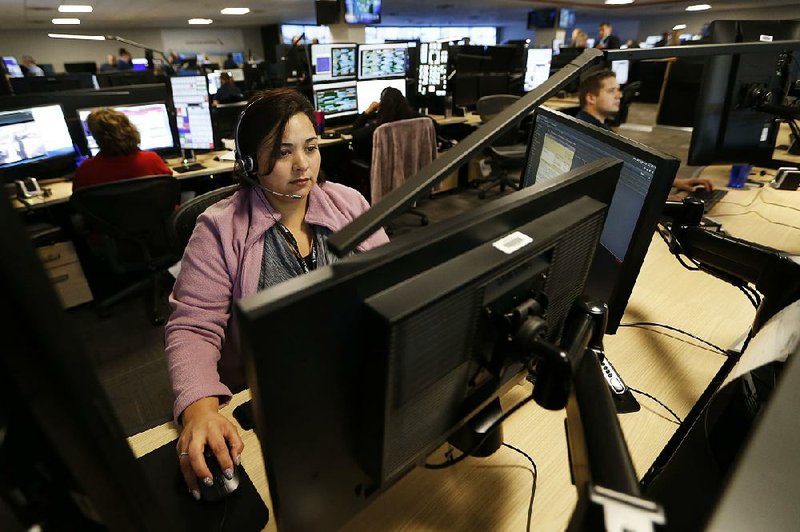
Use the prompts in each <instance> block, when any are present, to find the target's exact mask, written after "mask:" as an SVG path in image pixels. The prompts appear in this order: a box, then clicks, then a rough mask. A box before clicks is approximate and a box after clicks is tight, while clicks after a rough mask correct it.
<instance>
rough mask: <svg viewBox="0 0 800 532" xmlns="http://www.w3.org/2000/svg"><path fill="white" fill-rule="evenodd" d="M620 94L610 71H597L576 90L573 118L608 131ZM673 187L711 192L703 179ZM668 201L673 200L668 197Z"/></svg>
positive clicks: (677, 183)
mask: <svg viewBox="0 0 800 532" xmlns="http://www.w3.org/2000/svg"><path fill="white" fill-rule="evenodd" d="M621 97H622V92H621V91H620V90H619V83H617V76H616V74H614V72H612V71H611V70H599V71H597V72H594V73H592V74H590V75H589V76H587V77H586V78H584V79H583V80H582V81H581V85H580V88H579V89H578V99H579V100H580V104H581V110H580V111H578V114H577V115H575V117H576V118H577V119H578V120H583V121H584V122H587V123H589V124H592V125H593V126H597V127H600V128H603V129H606V130H608V131H611V128H610V127H609V126H608V124H606V122H605V121H606V119H608V118H611V117H612V116H614V115H615V114H616V113H618V112H619V102H620V99H621ZM672 184H673V186H674V187H675V188H677V189H678V190H685V191H689V192H691V191H693V190H696V189H699V188H704V189H706V190H711V189H712V188H713V187H712V185H711V181H710V180H708V179H703V178H696V177H691V178H685V179H676V180H675V181H674V182H673V183H672ZM670 199H674V198H672V197H670Z"/></svg>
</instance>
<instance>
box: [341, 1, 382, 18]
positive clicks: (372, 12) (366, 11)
mask: <svg viewBox="0 0 800 532" xmlns="http://www.w3.org/2000/svg"><path fill="white" fill-rule="evenodd" d="M344 21H345V22H346V23H347V24H379V23H380V21H381V0H344Z"/></svg>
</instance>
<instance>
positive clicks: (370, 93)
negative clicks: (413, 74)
mask: <svg viewBox="0 0 800 532" xmlns="http://www.w3.org/2000/svg"><path fill="white" fill-rule="evenodd" d="M386 87H394V88H395V89H397V90H399V91H400V92H402V93H403V96H405V95H406V80H405V78H395V79H370V80H366V81H359V82H358V83H357V84H356V94H357V96H358V112H359V113H363V112H364V111H366V110H367V107H369V104H371V103H372V102H380V101H381V93H382V92H383V89H385V88H386Z"/></svg>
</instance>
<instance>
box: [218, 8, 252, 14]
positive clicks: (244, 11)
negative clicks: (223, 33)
mask: <svg viewBox="0 0 800 532" xmlns="http://www.w3.org/2000/svg"><path fill="white" fill-rule="evenodd" d="M249 12H250V8H249V7H226V8H225V9H223V10H222V11H220V13H222V14H223V15H246V14H248V13H249Z"/></svg>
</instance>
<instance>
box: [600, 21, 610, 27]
mask: <svg viewBox="0 0 800 532" xmlns="http://www.w3.org/2000/svg"><path fill="white" fill-rule="evenodd" d="M602 26H608V27H609V28H610V27H611V23H610V22H601V23H600V26H599V27H602Z"/></svg>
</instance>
